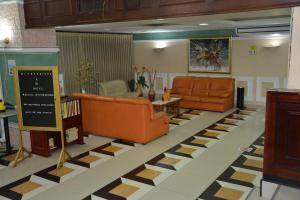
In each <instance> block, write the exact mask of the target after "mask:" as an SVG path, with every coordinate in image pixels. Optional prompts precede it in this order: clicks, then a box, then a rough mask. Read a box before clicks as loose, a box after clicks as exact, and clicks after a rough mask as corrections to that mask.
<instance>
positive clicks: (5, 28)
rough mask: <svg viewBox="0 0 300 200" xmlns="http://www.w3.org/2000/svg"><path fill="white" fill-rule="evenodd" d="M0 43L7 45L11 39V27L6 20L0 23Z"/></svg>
mask: <svg viewBox="0 0 300 200" xmlns="http://www.w3.org/2000/svg"><path fill="white" fill-rule="evenodd" d="M0 30H1V31H0V42H3V43H4V44H5V45H8V44H9V43H10V41H11V38H12V27H11V25H10V24H9V23H8V21H7V20H1V21H0Z"/></svg>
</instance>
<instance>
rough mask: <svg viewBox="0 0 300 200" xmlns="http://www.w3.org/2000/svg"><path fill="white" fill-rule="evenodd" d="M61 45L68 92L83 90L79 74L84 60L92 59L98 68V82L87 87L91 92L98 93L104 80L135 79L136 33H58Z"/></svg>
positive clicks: (58, 42)
mask: <svg viewBox="0 0 300 200" xmlns="http://www.w3.org/2000/svg"><path fill="white" fill-rule="evenodd" d="M56 34H57V37H56V38H57V45H58V46H59V48H60V53H59V58H58V63H59V70H60V73H63V75H64V85H65V92H66V94H71V93H73V92H78V91H79V90H80V84H79V81H78V80H76V78H77V73H78V70H79V67H80V63H82V62H87V61H88V62H90V63H91V64H92V66H93V67H94V69H95V82H96V83H95V84H91V85H88V86H86V88H84V89H86V90H87V92H88V93H95V94H98V85H99V83H100V82H103V81H110V80H124V81H128V80H130V79H132V78H133V76H134V73H133V69H132V63H133V39H132V35H125V34H124V35H121V34H105V33H103V34H102V33H99V34H98V33H68V32H57V33H56Z"/></svg>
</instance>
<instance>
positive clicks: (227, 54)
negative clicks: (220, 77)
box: [188, 38, 231, 74]
mask: <svg viewBox="0 0 300 200" xmlns="http://www.w3.org/2000/svg"><path fill="white" fill-rule="evenodd" d="M188 71H189V72H192V73H193V72H201V73H224V74H229V73H231V38H195V39H190V41H189V69H188Z"/></svg>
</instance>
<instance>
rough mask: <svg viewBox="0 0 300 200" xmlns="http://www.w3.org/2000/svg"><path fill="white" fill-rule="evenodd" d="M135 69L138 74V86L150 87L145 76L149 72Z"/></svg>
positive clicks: (143, 68) (145, 69) (144, 68)
mask: <svg viewBox="0 0 300 200" xmlns="http://www.w3.org/2000/svg"><path fill="white" fill-rule="evenodd" d="M133 69H134V72H135V74H136V81H137V85H141V86H142V87H145V88H148V87H149V86H148V85H147V84H146V79H145V76H144V73H145V72H146V71H147V68H146V67H142V68H139V67H137V66H133Z"/></svg>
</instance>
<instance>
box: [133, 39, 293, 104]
mask: <svg viewBox="0 0 300 200" xmlns="http://www.w3.org/2000/svg"><path fill="white" fill-rule="evenodd" d="M273 42H277V43H279V44H280V46H279V47H275V48H266V47H264V46H270V45H271V44H272V43H273ZM166 44H167V47H166V48H165V49H164V50H162V51H160V52H156V51H154V50H153V48H154V47H155V41H135V42H134V64H135V65H137V66H146V67H149V68H155V69H157V70H158V72H160V73H168V74H169V81H172V78H171V75H172V74H177V73H178V74H182V75H184V74H186V73H187V72H188V40H186V39H183V40H169V41H166ZM251 46H256V49H257V50H256V54H255V55H250V54H249V50H250V47H251ZM288 52H289V38H277V39H262V38H260V39H234V40H233V45H232V74H231V75H229V76H235V77H252V78H253V80H254V83H253V93H252V95H251V96H252V97H253V99H256V92H257V91H256V79H257V77H277V78H279V79H280V82H281V83H280V85H279V87H283V81H284V80H285V79H286V78H287V71H288ZM193 75H199V76H207V75H209V76H216V74H203V73H199V74H193ZM221 76H223V75H221ZM242 81H243V80H242ZM241 84H244V83H241ZM169 85H171V84H170V83H169ZM247 89H248V88H247ZM261 90H263V89H261ZM252 97H251V98H252ZM251 103H257V102H256V101H253V102H251ZM260 103H261V102H260Z"/></svg>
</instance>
